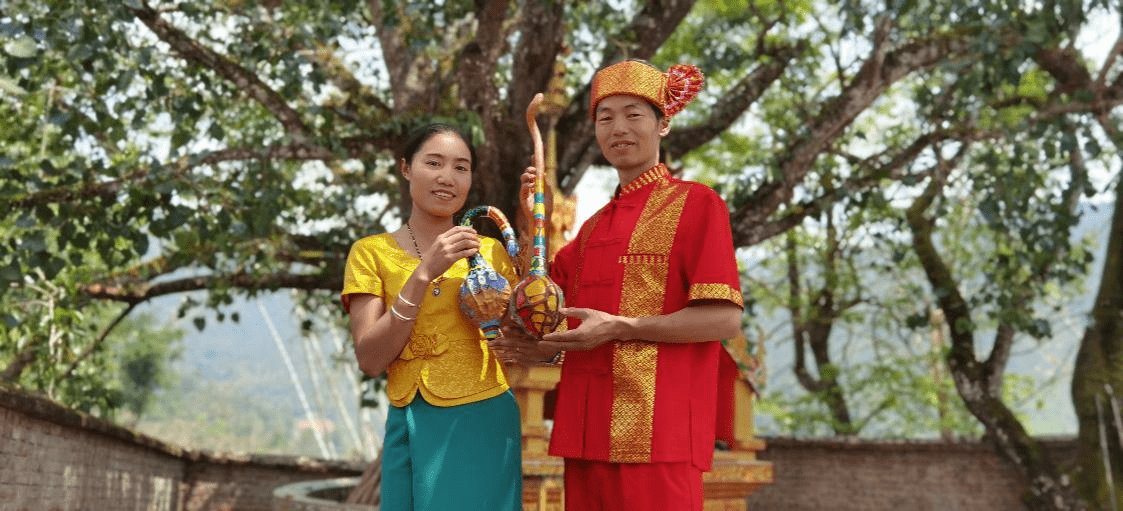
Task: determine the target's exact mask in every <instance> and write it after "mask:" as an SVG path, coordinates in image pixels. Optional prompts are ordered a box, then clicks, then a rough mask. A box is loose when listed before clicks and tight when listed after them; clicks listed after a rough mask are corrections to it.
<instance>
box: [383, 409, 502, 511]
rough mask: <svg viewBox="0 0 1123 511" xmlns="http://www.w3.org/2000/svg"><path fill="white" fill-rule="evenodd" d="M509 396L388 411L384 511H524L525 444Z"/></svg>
mask: <svg viewBox="0 0 1123 511" xmlns="http://www.w3.org/2000/svg"><path fill="white" fill-rule="evenodd" d="M519 429H520V427H519V407H518V404H516V403H515V396H514V395H513V394H511V391H507V392H504V393H503V394H500V395H498V396H495V397H493V398H490V399H485V400H483V401H477V402H475V403H468V404H465V405H459V406H450V407H440V406H433V405H431V404H429V403H427V402H426V401H425V400H424V399H423V398H422V397H421V395H420V394H418V395H417V396H416V397H415V398H414V399H413V402H411V403H410V404H408V405H406V406H405V407H404V408H398V407H396V406H391V407H390V410H389V412H388V413H387V417H386V438H385V441H384V443H383V447H382V449H383V451H382V504H381V505H380V506H379V509H380V510H381V511H445V510H450V509H455V510H464V511H469V510H479V511H518V510H520V509H522V438H521V435H520V431H519Z"/></svg>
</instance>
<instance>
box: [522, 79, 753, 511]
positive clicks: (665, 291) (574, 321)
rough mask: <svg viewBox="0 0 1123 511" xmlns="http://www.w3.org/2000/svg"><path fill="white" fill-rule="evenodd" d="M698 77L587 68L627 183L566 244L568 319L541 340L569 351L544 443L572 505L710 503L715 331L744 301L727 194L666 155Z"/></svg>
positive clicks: (734, 328)
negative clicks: (664, 159)
mask: <svg viewBox="0 0 1123 511" xmlns="http://www.w3.org/2000/svg"><path fill="white" fill-rule="evenodd" d="M702 81H703V78H702V74H701V72H699V71H698V69H697V68H695V67H694V66H684V65H678V66H674V67H672V68H671V69H670V70H669V71H668V72H667V73H663V72H661V71H659V70H658V69H655V68H654V67H652V66H650V65H648V64H646V63H644V62H641V61H635V60H628V61H623V62H619V63H617V64H614V65H612V66H609V67H606V68H604V69H602V70H600V71H599V72H597V74H596V76H595V77H594V78H593V84H592V93H591V101H590V105H589V106H590V115H591V116H592V117H593V122H594V123H595V125H596V137H597V144H598V145H599V146H600V149H601V151H602V152H603V153H604V156H605V158H606V159H607V160H608V161H609V163H611V164H612V165H613V167H615V168H616V171H617V174H618V175H619V177H620V184H619V187H618V188H617V190H616V192H615V194H614V195H613V197H612V199H611V200H610V201H609V203H608V204H607V205H605V206H604V207H603V208H602V209H601V210H600V211H598V212H597V213H596V214H594V215H593V216H592V217H591V218H589V220H588V221H586V222H585V224H584V225H583V226H582V227H581V230H580V231H579V232H578V234H577V236H576V238H575V239H574V240H573V241H572V242H571V243H570V244H569V245H567V246H566V247H565V248H563V249H561V250H559V251H558V253H557V255H556V257H555V259H554V262H553V263H552V266H551V267H550V272H551V273H550V274H551V278H552V279H553V280H554V281H555V282H556V283H557V284H558V285H559V286H560V287H561V289H562V290H563V291H564V293H565V302H566V305H567V308H564V309H562V312H563V313H564V314H565V315H566V316H567V317H568V327H569V328H568V330H566V331H563V332H554V333H551V334H547V335H545V336H544V337H543V339H542V341H541V342H540V343H539V348H540V349H542V350H546V349H548V351H547V353H554V352H559V353H564V354H565V358H564V363H563V364H562V376H561V382H560V383H559V384H558V398H557V407H556V409H555V412H554V427H553V432H552V434H551V440H550V454H552V455H555V456H561V457H563V458H565V494H566V509H568V510H571V511H572V510H582V511H585V510H613V511H619V510H655V509H658V510H692V511H695V510H696V511H701V509H702V502H703V497H702V472H703V471H707V470H709V468H710V465H711V462H712V460H713V448H714V435H715V422H716V419H715V416H716V411H717V387H718V359H719V354H720V353H721V350H722V349H723V348H722V346H721V343H720V341H719V340H720V339H723V338H731V337H734V336H735V335H737V334H738V333H739V332H740V316H741V312H742V307H743V302H742V296H741V289H740V284H739V280H738V272H737V263H736V260H735V258H734V252H733V241H732V235H731V233H730V228H729V210H728V207H727V206H726V205H725V203H724V202H723V201H722V200H721V198H720V197H719V196H718V195H717V194H716V193H715V192H714V191H713V190H711V189H710V188H708V187H706V186H704V185H702V184H699V183H693V182H688V181H683V180H679V179H676V178H674V177H672V176H671V175H670V173H669V172H668V171H667V168H666V167H665V166H664V165H663V164H662V163H660V161H659V144H660V141H661V140H662V138H663V137H665V136H666V135H667V133H668V132H669V131H670V117H671V116H672V115H674V114H675V113H677V112H678V111H679V110H681V109H682V108H683V107H685V106H686V104H687V103H689V102H690V101H691V100H692V99H693V98H694V97H695V96H696V95H697V93H698V92H699V91H700V89H701V85H702ZM556 358H557V357H555V359H556Z"/></svg>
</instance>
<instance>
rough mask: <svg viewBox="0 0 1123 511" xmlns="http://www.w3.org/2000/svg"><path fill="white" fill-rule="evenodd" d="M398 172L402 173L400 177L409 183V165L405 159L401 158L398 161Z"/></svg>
mask: <svg viewBox="0 0 1123 511" xmlns="http://www.w3.org/2000/svg"><path fill="white" fill-rule="evenodd" d="M398 170H400V171H401V172H402V177H403V178H405V180H406V181H409V174H410V170H409V163H406V159H405V158H401V159H399V160H398Z"/></svg>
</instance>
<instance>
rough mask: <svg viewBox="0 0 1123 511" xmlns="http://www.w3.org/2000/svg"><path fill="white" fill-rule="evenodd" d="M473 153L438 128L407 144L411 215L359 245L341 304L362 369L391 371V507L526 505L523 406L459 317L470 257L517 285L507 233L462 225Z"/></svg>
mask: <svg viewBox="0 0 1123 511" xmlns="http://www.w3.org/2000/svg"><path fill="white" fill-rule="evenodd" d="M474 161H475V150H474V148H473V147H472V146H471V144H470V143H469V141H468V138H467V137H465V136H464V135H463V133H461V132H460V131H458V130H457V129H456V128H454V127H452V126H448V125H441V124H435V125H430V126H426V127H425V128H422V129H421V130H419V131H418V132H416V133H415V134H414V135H413V136H411V137H410V139H409V140H408V141H407V143H406V145H405V148H404V150H403V153H402V155H401V160H400V161H399V166H400V170H401V174H402V178H404V179H405V180H407V181H408V182H409V194H410V199H411V201H412V203H413V209H412V214H411V215H410V217H409V219H408V221H407V222H406V223H405V225H403V226H402V227H401V228H400V229H398V230H396V231H394V232H392V233H384V234H378V235H375V236H369V237H366V238H363V239H361V240H359V241H358V242H356V243H355V244H354V245H353V246H352V247H351V253H350V255H349V256H348V258H347V268H346V272H345V275H344V283H343V292H342V300H343V307H344V309H345V310H346V311H347V312H348V313H349V314H350V315H351V335H352V338H353V340H354V342H355V355H356V357H357V358H358V361H359V367H360V368H361V369H362V370H363V372H365V373H366V374H369V375H378V374H381V373H382V372H383V371H386V372H387V394H388V396H389V398H390V402H391V404H392V405H393V406H391V409H390V410H389V411H388V414H387V419H386V438H385V443H384V447H383V453H382V503H381V507H380V509H382V510H383V511H398V510H447V509H461V510H467V509H478V510H481V511H495V510H512V511H514V510H517V509H521V508H522V476H521V464H522V452H521V437H520V431H519V410H518V406H517V405H516V403H515V398H514V396H513V395H512V393H511V391H510V389H509V387H508V385H507V381H506V377H505V376H504V373H503V367H502V364H501V363H500V361H499V360H498V359H497V358H496V356H495V354H494V353H493V352H492V351H491V350H490V349H489V348H488V345H487V343H486V341H485V339H484V337H483V335H482V334H481V332H480V330H479V328H477V327H476V326H475V325H473V324H472V323H470V322H469V321H468V320H467V319H466V318H464V317H463V315H462V314H461V313H460V310H459V307H458V303H457V294H458V293H457V291H458V290H459V288H460V285H461V283H462V282H463V280H464V276H465V274H466V273H467V271H468V264H467V261H466V260H465V258H466V257H468V256H471V255H472V254H475V253H476V252H477V251H479V252H481V253H482V254H483V255H484V257H485V258H486V259H487V260H488V262H489V263H491V265H492V266H493V267H494V268H495V269H496V270H497V271H499V272H500V273H501V274H502V275H503V276H504V277H505V278H507V279H508V280H509V281H510V282H517V278H516V274H515V271H514V267H513V265H512V263H511V260H510V258H508V256H507V254H506V252H505V251H504V249H503V246H502V244H501V243H499V242H498V241H497V240H494V239H491V238H486V237H480V236H478V235H477V234H476V231H475V230H474V229H472V228H470V227H462V226H457V225H456V224H455V223H454V221H453V215H454V214H455V213H456V212H457V211H459V210H460V209H461V208H463V206H464V202H465V199H466V197H467V195H468V190H469V188H470V187H471V184H472V164H473V162H474Z"/></svg>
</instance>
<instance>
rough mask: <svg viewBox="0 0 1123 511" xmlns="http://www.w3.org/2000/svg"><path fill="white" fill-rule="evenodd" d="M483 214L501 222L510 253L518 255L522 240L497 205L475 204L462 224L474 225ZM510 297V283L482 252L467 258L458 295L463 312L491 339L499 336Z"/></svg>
mask: <svg viewBox="0 0 1123 511" xmlns="http://www.w3.org/2000/svg"><path fill="white" fill-rule="evenodd" d="M480 215H487V217H488V218H490V219H492V220H493V221H494V222H495V224H496V225H497V226H499V230H500V231H501V232H502V234H503V240H504V242H505V243H506V246H507V253H508V254H510V256H511V257H512V258H514V257H515V256H517V255H518V253H519V244H518V242H517V241H515V231H514V229H512V228H511V223H510V222H508V221H507V217H506V216H504V215H503V212H502V211H500V210H499V209H498V208H495V207H492V206H477V207H475V208H472V209H471V210H469V211H468V212H467V213H465V214H464V219H463V220H461V222H460V225H463V226H471V225H472V220H473V219H474V218H476V217H477V216H480ZM510 297H511V284H510V283H509V282H507V279H505V278H503V275H500V274H499V272H497V271H495V268H492V266H491V265H490V264H488V262H487V259H484V257H483V255H481V254H480V253H479V252H477V253H475V254H473V255H472V256H471V257H469V258H468V274H467V275H465V276H464V283H463V284H461V285H460V294H459V296H458V299H459V301H460V312H461V313H462V314H464V316H465V317H466V318H468V320H469V321H471V322H472V323H473V324H475V325H476V326H478V327H479V328H480V330H482V331H483V333H484V336H485V337H487V338H488V339H494V338H496V337H498V336H499V322H500V321H501V320H502V319H503V315H504V314H506V312H507V306H508V303H509V300H510Z"/></svg>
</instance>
